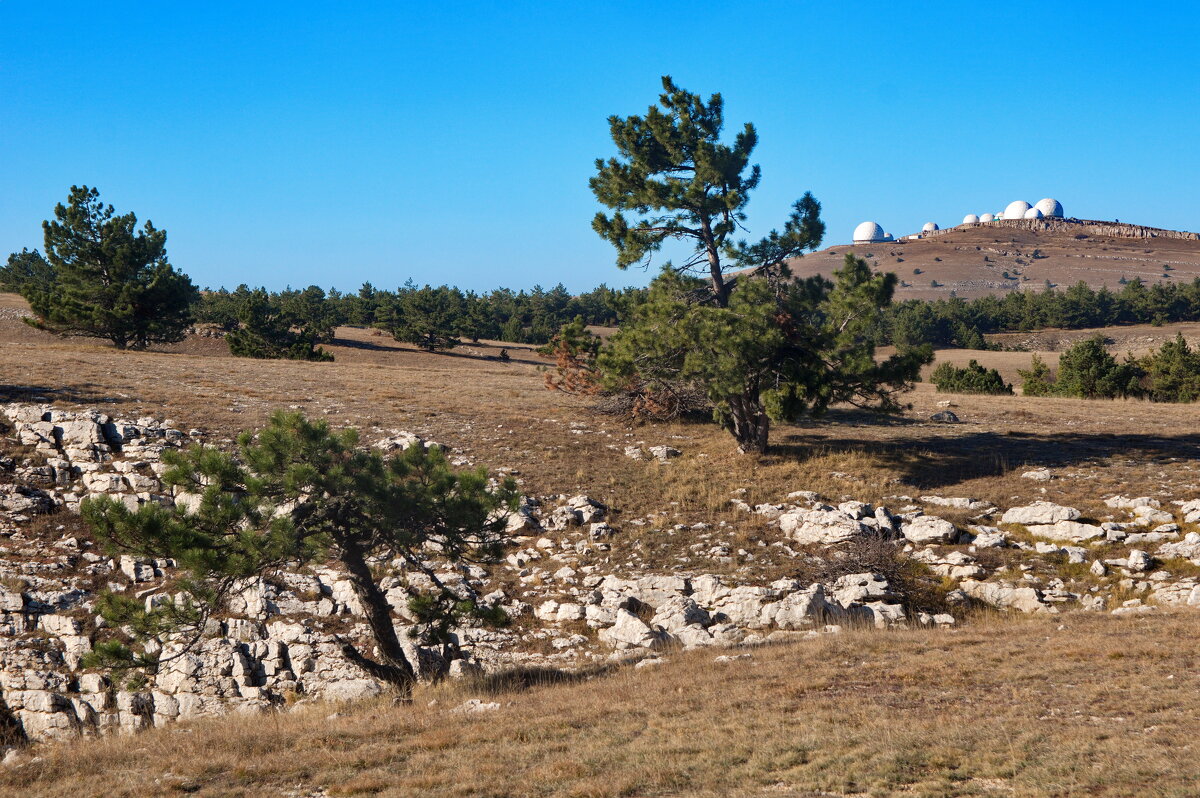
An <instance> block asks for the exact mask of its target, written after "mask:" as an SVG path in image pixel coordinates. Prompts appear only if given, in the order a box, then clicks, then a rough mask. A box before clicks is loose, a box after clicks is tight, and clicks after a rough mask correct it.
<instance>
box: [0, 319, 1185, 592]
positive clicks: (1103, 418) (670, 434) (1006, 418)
mask: <svg viewBox="0 0 1200 798" xmlns="http://www.w3.org/2000/svg"><path fill="white" fill-rule="evenodd" d="M4 304H7V305H9V306H14V307H15V306H19V305H20V299H19V298H14V297H12V296H11V295H9V296H6V297H5V296H0V305H4ZM0 344H3V345H2V346H0V374H3V375H4V382H6V383H8V385H7V386H0V399H4V398H8V399H17V400H22V401H29V400H31V399H32V398H34V397H39V396H40V397H44V398H45V399H47V400H50V401H53V402H55V403H57V404H61V405H65V406H97V407H100V408H102V409H105V410H107V411H109V412H113V413H119V414H121V415H125V416H133V417H136V416H138V415H153V416H156V417H159V418H164V417H165V418H169V419H172V420H174V421H175V422H176V423H177V424H178V425H179V426H180V427H182V428H184V429H188V428H193V427H195V428H199V429H202V430H204V431H206V432H208V433H210V434H211V435H212V437H213V438H214V439H216V440H220V439H222V438H230V437H232V436H233V435H235V434H236V433H237V432H239V431H241V430H244V429H249V428H254V427H256V426H259V425H261V424H262V423H263V422H264V421H265V419H266V417H267V415H268V414H269V413H270V412H271V411H272V410H274V409H277V408H281V407H282V408H288V407H295V408H300V409H303V410H304V411H305V412H306V413H307V414H308V415H310V416H314V417H320V418H327V419H329V420H330V422H331V423H332V424H334V425H350V426H354V427H357V428H359V429H360V430H362V432H363V434H364V436H365V437H366V438H368V439H372V438H377V437H382V436H383V435H385V434H387V433H388V432H389V431H391V430H393V429H409V430H412V431H414V432H417V433H419V434H422V435H425V436H427V437H430V438H432V439H434V440H438V441H441V442H443V443H446V444H449V445H451V446H453V447H456V448H458V449H460V450H462V451H463V452H464V453H466V454H467V455H468V456H469V457H470V458H471V459H472V460H473V461H474V462H476V463H479V464H482V465H485V466H488V467H490V468H498V467H501V466H507V467H510V468H514V469H516V470H517V471H518V472H519V479H520V480H521V481H522V484H523V488H524V489H525V490H526V491H527V492H529V493H531V494H547V493H576V492H584V493H587V494H589V495H591V496H593V497H594V498H597V499H599V500H601V501H604V502H605V503H607V504H610V505H611V506H613V507H614V508H616V511H617V515H616V520H617V522H618V524H620V523H621V522H623V521H629V520H631V519H634V518H647V517H649V516H651V514H654V515H653V518H652V519H651V523H650V524H649V525H647V526H646V527H643V528H642V529H644V530H647V532H648V530H649V529H651V528H669V527H671V526H673V525H675V524H686V525H692V524H696V523H708V524H720V523H721V522H722V521H723V522H725V523H726V524H727V527H726V530H727V531H728V534H727V535H726V537H727V538H730V539H731V540H732V541H733V542H734V543H736V544H737V545H744V546H746V548H747V549H749V548H750V545H753V544H754V543H756V542H757V541H758V540H761V539H764V536H766V535H769V533H770V530H768V529H767V528H766V525H765V523H764V521H763V520H762V519H761V518H760V517H757V516H755V517H747V516H746V515H745V514H738V513H735V512H733V511H732V510H731V509H730V505H729V499H730V497H731V496H732V495H733V491H735V490H739V489H744V490H745V495H744V496H743V498H745V499H746V500H747V501H750V502H751V503H752V504H753V503H761V502H780V501H783V500H784V498H785V497H786V496H787V494H788V493H791V492H792V491H796V490H813V491H817V492H818V493H821V494H823V495H825V496H826V497H828V498H830V499H832V500H842V499H858V500H863V501H873V502H884V503H885V504H887V505H888V506H896V505H898V504H903V503H904V502H903V500H900V499H896V498H894V497H895V496H897V495H910V496H920V495H923V494H928V493H936V494H941V495H944V496H971V497H975V498H980V499H986V500H989V501H992V502H995V503H996V504H998V505H1000V506H1011V505H1013V504H1016V503H1024V502H1028V501H1031V500H1034V499H1048V500H1053V501H1060V502H1063V503H1067V504H1074V505H1076V506H1079V507H1080V508H1081V509H1082V510H1084V512H1085V514H1088V515H1091V516H1102V515H1105V514H1106V513H1107V512H1108V511H1107V509H1106V508H1105V507H1104V506H1103V504H1102V502H1101V501H1100V500H1101V498H1102V497H1103V496H1105V495H1109V494H1111V493H1126V494H1130V495H1141V494H1152V495H1156V496H1159V497H1160V498H1163V499H1167V498H1192V497H1194V496H1196V495H1200V474H1198V472H1197V469H1198V468H1200V431H1198V430H1197V429H1196V423H1195V418H1196V416H1195V413H1196V410H1195V408H1194V407H1189V406H1175V405H1150V404H1148V403H1143V402H1135V401H1111V402H1110V401H1085V400H1072V399H1034V398H1025V397H1020V396H1015V397H991V396H962V395H948V394H939V393H937V392H936V391H935V390H934V389H933V386H931V385H928V384H920V385H918V386H917V387H916V389H915V390H914V391H913V392H912V393H911V394H910V395H909V396H908V397H907V400H908V401H910V402H911V403H912V408H911V410H909V411H906V412H905V413H903V414H901V415H898V416H893V417H884V418H880V417H878V416H873V415H871V414H866V413H860V412H857V411H852V410H848V409H837V410H835V411H833V412H831V413H830V414H829V415H828V417H826V418H824V419H821V420H815V421H807V422H805V423H802V424H794V425H778V426H777V427H776V428H775V430H774V431H773V434H772V441H773V444H774V449H773V451H772V453H771V454H770V455H768V456H766V457H763V458H759V459H755V458H748V457H743V456H740V455H737V454H736V452H735V451H734V447H733V445H732V442H731V439H730V438H729V436H728V435H727V434H726V433H724V432H723V431H721V430H720V429H717V428H716V427H715V426H713V425H711V424H700V423H683V422H679V423H672V424H661V425H646V426H634V425H630V424H628V423H626V422H623V421H621V420H620V419H616V418H612V417H605V416H597V415H594V414H593V413H591V412H589V410H588V406H587V404H586V402H585V401H583V400H580V399H577V398H573V397H569V396H564V395H562V394H558V393H554V392H551V391H547V390H545V388H544V387H543V382H542V376H541V374H540V373H539V372H538V367H539V365H540V364H541V363H542V361H540V360H539V359H538V358H536V357H535V356H534V355H533V354H532V353H531V352H530V351H529V349H528V348H525V347H519V346H513V345H506V346H508V348H509V350H510V352H511V353H512V356H513V361H512V362H511V363H503V362H501V361H499V360H498V359H497V358H496V355H497V354H498V351H499V349H498V347H499V344H489V343H487V342H484V343H483V344H480V345H474V346H469V347H464V348H463V349H462V350H454V351H453V352H451V353H449V354H443V355H433V354H428V353H424V352H419V351H416V350H414V349H412V348H411V347H408V346H405V345H403V344H398V343H396V342H395V341H393V340H391V339H390V338H389V337H386V336H379V335H374V334H372V333H371V332H370V331H366V330H358V329H349V328H344V329H342V330H339V332H338V338H337V341H336V342H335V344H334V345H333V346H332V347H330V348H331V349H332V351H333V352H334V354H335V355H336V357H337V360H336V362H333V363H296V362H288V361H254V360H246V359H240V358H233V357H230V356H229V354H228V351H227V348H226V347H225V344H224V343H223V342H222V341H219V340H213V339H203V338H193V339H189V340H188V341H186V342H184V343H182V344H180V345H178V346H175V347H172V348H170V350H169V351H162V352H143V353H136V352H117V351H114V350H113V349H111V348H110V347H107V346H104V345H99V344H96V343H94V342H92V343H89V342H87V341H84V340H74V341H63V340H60V339H57V338H54V337H52V336H49V335H47V334H44V333H41V332H38V331H36V330H32V329H30V328H29V327H27V326H26V325H24V324H21V323H20V322H18V321H14V320H5V319H0ZM939 357H943V358H947V359H953V360H956V361H958V360H963V359H965V358H968V357H978V358H979V359H980V360H981V361H982V362H984V363H985V364H987V365H995V366H998V367H999V368H1000V370H1001V372H1002V373H1004V375H1005V377H1006V378H1008V379H1013V378H1015V369H1016V368H1021V367H1024V366H1025V365H1027V362H1028V358H1029V355H1027V354H1024V353H1005V352H965V351H947V352H941V353H939ZM946 400H949V401H951V402H953V404H954V407H953V410H954V412H955V413H957V414H958V416H959V417H960V418H961V419H962V420H963V423H961V424H950V425H947V424H935V423H930V422H929V421H928V418H929V416H930V415H931V414H933V413H934V412H936V411H938V410H939V409H940V408H939V407H938V403H939V402H940V401H946ZM635 443H642V444H644V445H647V446H653V445H658V444H671V445H674V446H676V447H677V448H679V449H682V450H683V451H684V456H683V457H682V458H679V459H677V460H674V461H672V462H671V463H670V464H667V465H660V464H658V463H649V462H638V461H633V460H630V459H627V458H625V457H624V456H623V455H622V453H621V452H622V449H623V448H624V447H625V446H627V445H630V444H635ZM1037 466H1047V467H1049V468H1051V470H1052V471H1053V472H1054V473H1055V474H1056V476H1057V477H1059V478H1057V479H1055V480H1053V481H1051V482H1049V483H1035V482H1030V481H1029V480H1024V479H1021V478H1020V474H1021V473H1022V472H1023V471H1025V470H1027V469H1029V468H1032V467H1037ZM651 539H652V538H651V537H650V536H649V535H648V534H647V535H638V536H632V537H630V536H623V537H620V538H618V540H617V543H616V544H615V546H614V552H613V557H614V560H618V559H620V558H622V557H625V556H626V555H630V554H632V551H631V549H630V548H629V547H634V546H636V547H637V548H638V551H637V554H638V555H639V556H640V557H642V558H643V560H642V562H643V563H644V564H645V565H646V566H647V567H678V561H677V559H676V556H677V554H678V549H679V547H680V544H684V543H691V542H692V540H691V539H690V538H688V537H687V536H684V535H676V536H675V538H674V540H666V539H664V538H661V537H660V538H659V539H658V540H659V541H660V542H661V545H660V544H657V543H656V544H654V545H649V544H648V543H647V541H650V540H651ZM747 544H749V545H747ZM709 570H711V568H710V569H709Z"/></svg>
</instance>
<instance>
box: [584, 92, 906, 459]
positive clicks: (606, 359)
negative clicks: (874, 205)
mask: <svg viewBox="0 0 1200 798" xmlns="http://www.w3.org/2000/svg"><path fill="white" fill-rule="evenodd" d="M662 85H663V93H662V94H661V95H660V97H659V102H658V104H657V105H652V106H650V108H649V110H648V111H647V112H646V115H645V116H629V117H619V116H612V117H610V118H609V129H610V133H611V135H612V139H613V143H614V144H615V145H616V147H617V152H618V154H617V156H616V157H612V158H609V159H607V160H605V159H598V160H597V161H596V174H595V176H594V177H592V178H591V181H590V185H591V189H592V192H593V193H594V194H595V196H596V198H597V199H598V200H599V201H600V202H601V203H602V204H603V205H605V206H606V207H608V208H609V209H611V210H612V213H611V214H606V213H604V212H600V213H597V214H596V217H595V219H594V221H593V223H592V226H593V228H594V229H595V230H596V232H597V233H598V234H599V235H600V236H601V237H602V238H604V239H605V240H606V241H608V242H609V243H611V244H612V245H613V246H614V247H615V248H616V250H617V266H618V267H619V268H622V269H625V268H628V267H629V266H631V265H634V264H637V263H644V264H649V262H650V259H651V258H652V256H653V255H654V254H655V253H657V252H659V251H660V250H661V249H662V248H663V246H664V245H665V244H666V243H668V242H670V241H675V242H678V243H681V244H683V245H684V247H685V248H687V249H690V252H688V253H687V254H686V256H685V258H684V259H683V261H682V262H681V263H680V264H678V265H676V264H673V263H671V262H668V263H666V264H665V265H664V267H663V270H662V273H661V274H660V275H659V276H658V277H657V278H656V279H655V280H654V282H653V283H652V284H651V287H650V294H649V299H648V301H647V302H646V303H645V304H643V305H641V306H640V307H638V308H636V309H635V310H634V311H633V313H632V314H631V315H630V316H629V317H628V318H625V319H622V322H621V329H620V330H619V331H618V332H617V333H616V334H615V335H614V336H613V338H612V339H611V341H610V343H609V344H608V345H607V346H605V347H604V348H603V349H602V351H601V354H600V356H599V358H598V360H597V364H598V366H599V368H600V370H601V372H602V373H603V375H604V377H605V379H606V384H607V386H608V387H609V388H611V389H614V390H619V389H621V388H622V387H623V386H629V385H639V386H644V385H647V384H649V385H654V384H655V383H658V384H662V385H670V384H673V383H674V384H678V383H690V384H692V385H695V386H698V387H699V388H700V389H702V390H703V391H704V393H706V394H707V395H708V397H709V399H710V401H711V402H712V404H713V407H714V413H715V417H716V419H717V421H718V422H720V423H721V424H722V425H723V426H724V427H725V428H726V429H728V430H729V432H730V433H731V434H732V435H733V436H734V438H735V439H736V440H737V443H738V448H739V449H740V450H741V451H743V452H756V453H762V452H765V451H766V449H767V443H768V436H769V430H770V421H771V419H776V420H785V419H793V418H796V417H798V416H800V415H803V414H805V413H809V414H820V413H822V412H824V411H825V409H826V408H827V407H828V406H829V405H830V404H831V403H834V402H852V403H855V404H859V405H861V406H864V407H871V408H874V409H881V410H888V409H894V408H896V407H897V404H896V402H895V394H896V393H897V392H898V391H900V390H903V389H905V388H906V387H907V386H908V382H909V381H911V380H913V379H915V378H916V377H917V374H918V371H919V369H920V366H921V365H922V364H924V363H926V362H928V359H929V353H928V351H927V350H924V349H922V350H917V349H910V350H905V351H903V352H900V353H898V354H897V355H895V356H893V357H892V358H889V359H888V360H886V361H884V362H882V363H876V361H875V358H874V343H873V341H874V339H875V326H876V325H877V323H878V318H879V314H880V311H881V309H882V308H884V307H885V306H887V305H888V304H889V303H890V302H891V299H892V293H893V291H894V289H895V283H896V278H895V275H891V274H889V275H879V274H872V273H871V271H870V269H869V268H868V267H867V265H866V264H865V263H864V262H862V261H860V260H856V259H855V258H853V257H852V256H848V257H847V259H846V263H845V265H844V266H843V268H842V269H841V270H840V271H839V272H838V273H837V276H836V282H835V283H831V282H829V281H828V280H825V279H823V278H819V277H818V278H811V279H808V280H804V281H795V280H793V279H792V275H791V271H790V269H789V267H788V261H789V260H790V259H793V258H796V257H800V256H801V255H802V254H803V253H804V252H805V251H806V250H811V249H815V248H816V247H817V246H819V245H820V243H821V239H822V238H823V237H824V234H825V225H824V223H823V222H822V221H821V218H820V214H821V205H820V203H818V202H817V200H816V199H815V198H814V197H813V196H812V194H810V193H805V194H804V195H803V196H802V197H801V198H800V199H799V200H797V201H796V202H795V203H794V205H793V206H792V212H791V214H790V216H789V217H788V219H787V220H786V221H785V223H784V226H783V231H782V232H779V231H777V230H772V231H771V232H770V233H769V234H768V235H767V236H765V237H764V238H762V239H761V240H760V241H758V242H756V243H753V244H750V243H747V242H746V241H735V240H734V239H733V236H734V235H735V234H736V233H737V231H738V230H740V229H743V224H744V222H745V221H746V213H745V209H746V206H747V203H748V202H749V199H750V193H751V192H752V191H753V190H754V188H755V187H757V185H758V182H759V179H760V177H761V170H760V169H759V167H758V166H757V165H751V163H750V156H751V154H752V153H753V151H754V147H755V145H756V144H757V143H758V134H757V132H756V131H755V129H754V126H753V125H751V124H749V123H747V124H746V125H744V126H743V128H742V130H741V131H740V132H739V133H738V134H737V135H736V136H735V137H734V140H733V142H732V144H726V143H723V142H722V141H721V132H722V129H723V127H724V103H723V101H722V99H721V95H719V94H714V95H712V96H711V97H710V98H709V99H708V100H707V101H704V100H703V99H702V98H701V97H700V96H699V95H696V94H691V93H689V92H687V91H684V90H683V89H681V88H679V87H678V86H676V85H675V83H674V81H672V80H671V78H670V77H669V76H667V77H664V78H663V79H662ZM731 272H736V274H733V273H731Z"/></svg>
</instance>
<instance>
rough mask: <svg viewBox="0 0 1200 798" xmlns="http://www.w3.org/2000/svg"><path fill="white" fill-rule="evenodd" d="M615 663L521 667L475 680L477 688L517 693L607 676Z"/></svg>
mask: <svg viewBox="0 0 1200 798" xmlns="http://www.w3.org/2000/svg"><path fill="white" fill-rule="evenodd" d="M617 667H618V666H617V665H615V664H611V663H610V664H605V665H596V666H594V667H589V668H583V669H580V670H573V671H564V670H558V669H556V668H538V667H520V668H511V669H509V670H504V671H499V672H497V673H489V674H485V675H483V676H478V677H476V678H475V679H474V680H473V683H474V686H475V688H476V689H478V690H480V691H483V692H486V693H489V694H499V693H516V692H522V691H525V690H530V689H533V688H536V687H549V686H552V685H559V684H579V683H581V682H587V681H591V680H592V679H595V678H598V677H601V676H607V675H608V674H610V673H612V672H613V671H615V670H616V669H617Z"/></svg>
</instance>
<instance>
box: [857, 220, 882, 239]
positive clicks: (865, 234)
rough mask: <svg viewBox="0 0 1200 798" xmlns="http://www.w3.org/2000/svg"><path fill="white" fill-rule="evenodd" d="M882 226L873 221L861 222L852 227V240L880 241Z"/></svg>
mask: <svg viewBox="0 0 1200 798" xmlns="http://www.w3.org/2000/svg"><path fill="white" fill-rule="evenodd" d="M882 240H883V228H882V227H880V226H879V225H878V224H876V223H875V222H863V223H862V224H860V225H859V226H858V227H856V228H854V242H855V243H859V242H863V243H866V242H870V241H882Z"/></svg>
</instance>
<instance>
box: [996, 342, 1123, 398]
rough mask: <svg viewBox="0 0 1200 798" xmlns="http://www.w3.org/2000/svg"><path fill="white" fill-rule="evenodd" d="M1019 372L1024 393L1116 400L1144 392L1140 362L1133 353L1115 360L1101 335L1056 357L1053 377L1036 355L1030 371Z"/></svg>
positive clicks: (1077, 343) (1073, 346)
mask: <svg viewBox="0 0 1200 798" xmlns="http://www.w3.org/2000/svg"><path fill="white" fill-rule="evenodd" d="M1018 373H1019V374H1020V375H1021V378H1022V379H1023V380H1024V384H1023V386H1022V388H1023V391H1024V393H1025V395H1026V396H1075V397H1079V398H1081V399H1116V398H1117V397H1140V396H1144V395H1145V393H1146V392H1145V389H1144V388H1143V386H1142V382H1143V379H1144V378H1145V376H1146V372H1145V369H1144V368H1143V367H1142V364H1141V363H1140V362H1139V361H1137V360H1134V359H1133V357H1132V356H1130V357H1127V358H1126V359H1125V361H1124V362H1123V363H1118V362H1117V360H1116V358H1114V357H1113V356H1112V355H1110V354H1109V353H1108V349H1106V348H1105V346H1104V337H1103V336H1101V335H1093V336H1092V337H1091V338H1085V339H1084V340H1082V341H1076V342H1075V343H1074V344H1072V345H1071V347H1070V348H1069V349H1067V351H1065V352H1063V354H1062V357H1061V358H1059V361H1058V373H1057V374H1056V375H1054V376H1053V377H1051V375H1050V369H1049V368H1047V366H1046V364H1045V363H1044V362H1042V360H1041V359H1040V358H1038V357H1037V356H1036V355H1035V356H1034V358H1033V362H1032V365H1031V367H1030V370H1029V371H1020V372H1018Z"/></svg>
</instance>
